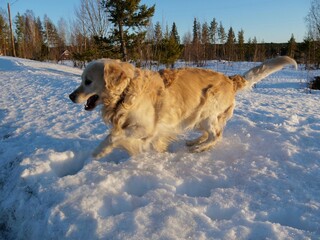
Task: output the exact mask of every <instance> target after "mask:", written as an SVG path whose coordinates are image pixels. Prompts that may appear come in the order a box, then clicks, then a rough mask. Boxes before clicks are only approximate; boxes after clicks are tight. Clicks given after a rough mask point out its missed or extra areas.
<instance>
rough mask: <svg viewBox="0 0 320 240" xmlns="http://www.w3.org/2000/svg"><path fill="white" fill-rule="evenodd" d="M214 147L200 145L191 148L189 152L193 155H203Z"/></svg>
mask: <svg viewBox="0 0 320 240" xmlns="http://www.w3.org/2000/svg"><path fill="white" fill-rule="evenodd" d="M212 147H213V146H211V145H206V144H205V145H203V144H200V145H195V146H192V147H190V148H189V151H190V152H192V153H201V152H204V151H207V150H209V149H211V148H212Z"/></svg>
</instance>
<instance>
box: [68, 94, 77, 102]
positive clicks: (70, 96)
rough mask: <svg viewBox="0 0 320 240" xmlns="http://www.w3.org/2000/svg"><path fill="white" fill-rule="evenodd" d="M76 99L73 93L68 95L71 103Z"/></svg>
mask: <svg viewBox="0 0 320 240" xmlns="http://www.w3.org/2000/svg"><path fill="white" fill-rule="evenodd" d="M76 97H77V95H76V93H75V92H73V93H71V94H70V95H69V98H70V100H71V101H72V102H75V101H76Z"/></svg>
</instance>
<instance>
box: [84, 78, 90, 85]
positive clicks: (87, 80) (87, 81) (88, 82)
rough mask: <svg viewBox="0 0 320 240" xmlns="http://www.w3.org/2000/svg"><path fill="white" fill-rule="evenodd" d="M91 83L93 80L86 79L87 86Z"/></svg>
mask: <svg viewBox="0 0 320 240" xmlns="http://www.w3.org/2000/svg"><path fill="white" fill-rule="evenodd" d="M91 83H92V81H91V80H89V79H86V80H85V81H84V85H86V86H88V85H90V84H91Z"/></svg>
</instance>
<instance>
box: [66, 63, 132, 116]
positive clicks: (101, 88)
mask: <svg viewBox="0 0 320 240" xmlns="http://www.w3.org/2000/svg"><path fill="white" fill-rule="evenodd" d="M133 77H134V67H133V66H132V65H131V64H129V63H125V62H120V61H119V60H111V59H101V60H97V61H93V62H91V63H89V64H88V66H87V67H86V68H85V69H84V71H83V73H82V76H81V78H82V81H81V85H80V86H79V87H78V88H77V89H76V90H75V91H73V92H72V93H71V94H70V95H69V98H70V99H71V101H72V102H74V103H84V102H86V104H85V110H87V111H91V110H93V109H94V108H95V107H96V106H98V105H99V104H101V103H102V102H103V101H102V96H103V93H104V94H105V95H108V93H110V94H113V95H114V94H118V95H120V94H121V93H122V92H123V91H124V90H125V88H126V87H127V85H128V83H129V81H130V80H131V79H132V78H133Z"/></svg>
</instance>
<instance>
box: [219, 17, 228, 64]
mask: <svg viewBox="0 0 320 240" xmlns="http://www.w3.org/2000/svg"><path fill="white" fill-rule="evenodd" d="M226 37H227V36H226V32H225V30H224V27H223V25H222V22H220V24H219V28H218V38H219V41H220V44H221V47H222V49H221V52H220V58H224V56H225V48H224V43H225V41H226Z"/></svg>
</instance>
